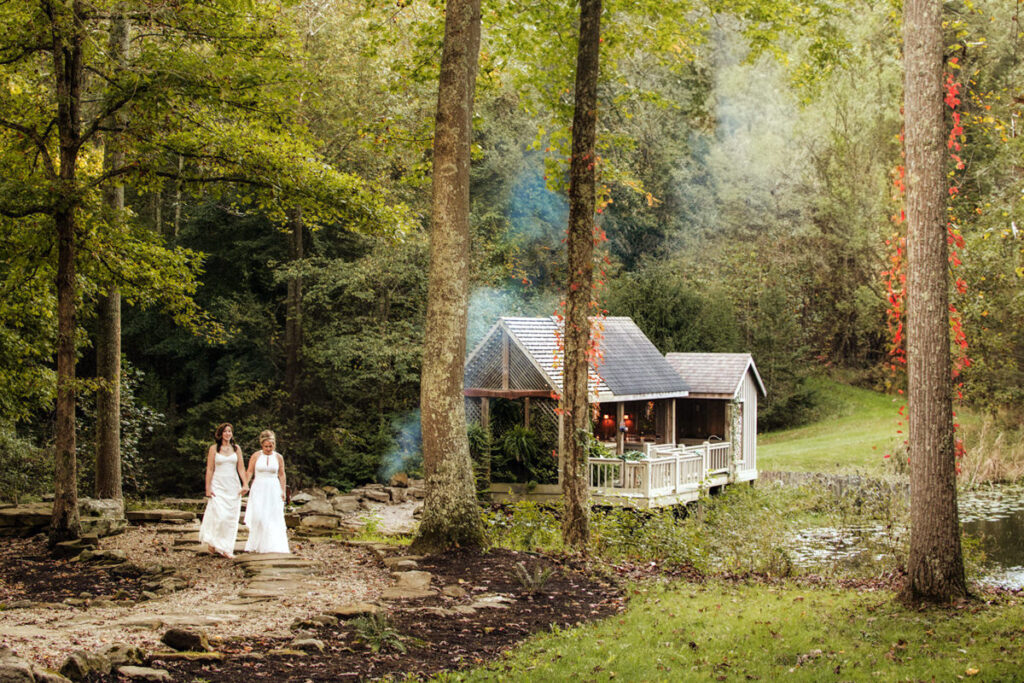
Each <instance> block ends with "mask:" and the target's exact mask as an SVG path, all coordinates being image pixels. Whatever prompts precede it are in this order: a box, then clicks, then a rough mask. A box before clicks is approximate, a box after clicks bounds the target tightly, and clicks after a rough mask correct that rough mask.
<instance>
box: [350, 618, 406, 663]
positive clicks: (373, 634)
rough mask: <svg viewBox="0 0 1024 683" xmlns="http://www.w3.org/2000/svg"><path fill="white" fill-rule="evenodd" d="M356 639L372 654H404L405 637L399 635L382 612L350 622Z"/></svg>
mask: <svg viewBox="0 0 1024 683" xmlns="http://www.w3.org/2000/svg"><path fill="white" fill-rule="evenodd" d="M352 627H353V628H354V629H355V632H356V638H357V639H358V640H359V641H360V642H362V643H364V644H365V645H366V646H367V647H369V648H370V649H371V650H373V651H374V652H388V651H394V652H398V653H399V654H405V652H406V647H405V642H404V641H405V637H404V636H402V634H401V633H399V632H398V631H397V630H396V629H395V627H394V626H392V625H391V620H390V619H388V616H387V615H386V614H384V613H383V612H375V613H373V614H368V615H366V616H362V617H357V618H355V619H353V620H352Z"/></svg>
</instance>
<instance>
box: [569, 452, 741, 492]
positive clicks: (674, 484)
mask: <svg viewBox="0 0 1024 683" xmlns="http://www.w3.org/2000/svg"><path fill="white" fill-rule="evenodd" d="M644 451H645V455H646V456H647V458H645V459H644V460H621V459H619V458H590V461H589V473H590V489H591V493H593V494H594V495H599V496H641V497H645V498H651V497H656V496H666V495H672V494H677V493H687V492H692V491H696V490H697V489H699V488H700V486H701V484H702V483H703V482H704V481H705V480H707V479H709V478H710V477H714V476H717V475H722V474H731V473H733V468H734V467H735V468H737V469H742V468H743V463H734V462H733V450H732V444H731V443H729V442H728V441H722V442H718V443H709V442H704V443H703V444H700V445H696V446H683V445H678V446H677V445H674V444H664V445H647V446H646V447H645V448H644Z"/></svg>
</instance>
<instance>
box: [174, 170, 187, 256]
mask: <svg viewBox="0 0 1024 683" xmlns="http://www.w3.org/2000/svg"><path fill="white" fill-rule="evenodd" d="M184 170H185V157H183V156H182V155H180V154H179V155H178V177H177V179H175V181H174V236H175V237H177V236H178V232H179V231H180V230H181V173H182V171H184Z"/></svg>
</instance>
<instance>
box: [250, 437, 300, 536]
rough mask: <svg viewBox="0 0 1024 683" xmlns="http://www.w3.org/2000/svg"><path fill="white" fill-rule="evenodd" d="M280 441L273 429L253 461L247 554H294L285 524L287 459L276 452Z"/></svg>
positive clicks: (261, 444) (262, 438) (251, 461)
mask: <svg viewBox="0 0 1024 683" xmlns="http://www.w3.org/2000/svg"><path fill="white" fill-rule="evenodd" d="M276 444H277V438H276V437H275V436H274V432H272V431H270V430H269V429H268V430H266V431H264V432H263V433H261V434H260V448H261V450H259V451H256V452H255V453H253V454H252V457H251V458H249V469H248V470H247V471H246V474H247V476H248V477H249V481H251V482H252V489H251V490H250V491H249V502H248V503H247V504H246V506H245V525H246V526H247V527H249V540H248V541H246V542H245V552H247V553H290V552H291V550H289V549H288V529H287V527H285V523H284V496H285V478H284V458H282V457H281V454H280V453H278V452H277V451H275V450H274V446H275V445H276Z"/></svg>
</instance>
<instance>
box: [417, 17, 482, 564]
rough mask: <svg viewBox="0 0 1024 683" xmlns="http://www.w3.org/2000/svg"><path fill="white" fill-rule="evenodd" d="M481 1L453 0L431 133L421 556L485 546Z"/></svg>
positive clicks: (422, 394) (422, 396) (422, 404)
mask: <svg viewBox="0 0 1024 683" xmlns="http://www.w3.org/2000/svg"><path fill="white" fill-rule="evenodd" d="M479 51H480V0H448V3H447V4H446V6H445V35H444V49H443V51H442V54H441V74H440V78H439V83H438V93H437V118H436V122H435V128H434V184H433V195H432V197H431V226H430V271H429V290H428V294H427V321H426V330H425V339H424V344H423V370H422V375H421V388H420V410H421V416H420V419H421V427H422V430H423V468H424V472H425V474H426V489H427V490H426V499H425V501H424V504H423V518H422V521H421V522H420V529H419V534H418V535H417V537H416V540H415V542H414V544H413V545H414V547H415V548H416V549H417V550H416V552H423V551H439V550H445V549H448V548H451V547H454V546H476V545H479V544H481V543H482V542H483V526H482V523H481V520H480V509H479V508H478V506H477V503H476V496H475V487H474V481H473V466H472V462H471V460H470V456H469V439H468V437H467V435H466V406H465V399H464V397H463V394H462V389H463V364H464V363H465V358H466V322H467V317H468V311H467V307H468V290H469V161H470V160H469V153H470V139H471V134H472V123H473V95H474V90H475V87H476V70H477V58H478V55H479Z"/></svg>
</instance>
